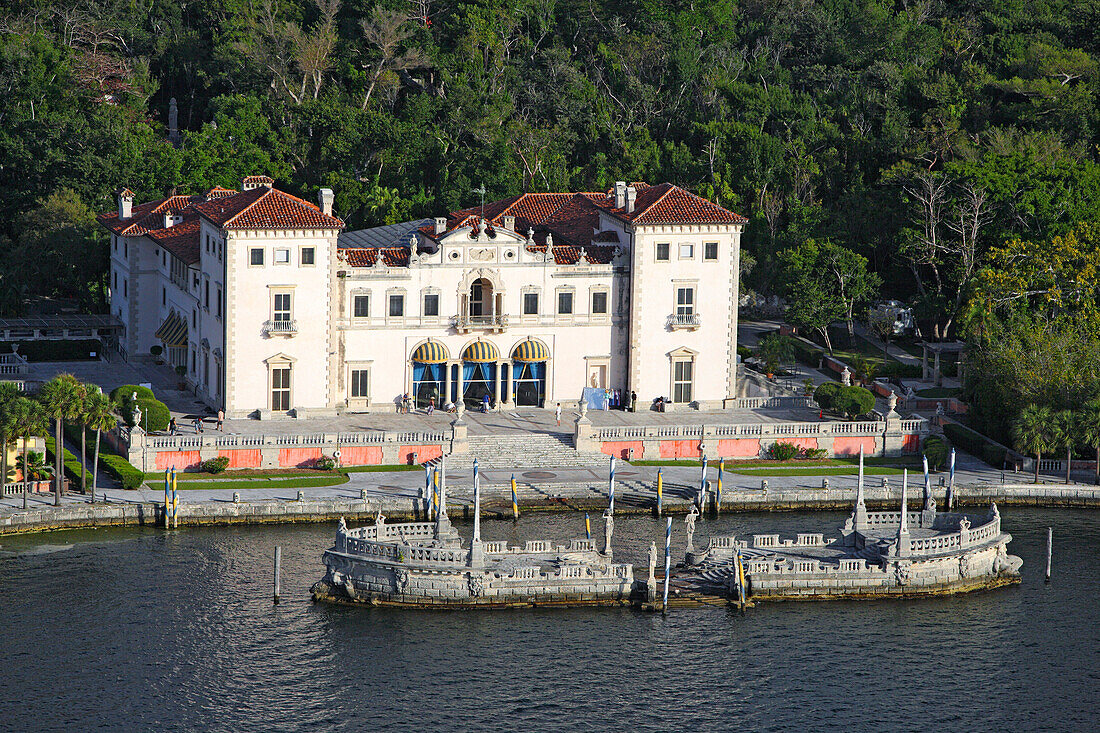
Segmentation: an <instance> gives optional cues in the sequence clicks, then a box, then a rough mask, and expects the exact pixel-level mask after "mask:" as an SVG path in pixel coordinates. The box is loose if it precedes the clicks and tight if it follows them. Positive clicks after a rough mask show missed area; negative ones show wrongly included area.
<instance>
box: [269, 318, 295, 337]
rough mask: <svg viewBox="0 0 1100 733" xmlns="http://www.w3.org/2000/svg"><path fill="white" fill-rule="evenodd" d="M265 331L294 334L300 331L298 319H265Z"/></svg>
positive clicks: (287, 334)
mask: <svg viewBox="0 0 1100 733" xmlns="http://www.w3.org/2000/svg"><path fill="white" fill-rule="evenodd" d="M264 333H267V334H273V333H274V334H278V335H281V336H293V335H294V334H296V333H298V322H297V321H265V322H264Z"/></svg>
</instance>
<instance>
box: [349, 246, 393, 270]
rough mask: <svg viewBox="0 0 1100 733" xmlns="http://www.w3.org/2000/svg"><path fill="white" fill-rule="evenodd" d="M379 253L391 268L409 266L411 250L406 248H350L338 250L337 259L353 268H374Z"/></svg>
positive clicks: (383, 261)
mask: <svg viewBox="0 0 1100 733" xmlns="http://www.w3.org/2000/svg"><path fill="white" fill-rule="evenodd" d="M379 253H381V255H382V263H383V264H385V265H387V266H389V267H405V266H406V265H408V264H409V250H408V249H407V248H405V247H383V248H381V249H370V248H367V247H348V248H345V249H340V250H337V257H339V258H340V259H342V260H343V261H344V262H347V263H348V265H350V266H351V267H373V266H374V263H375V261H376V260H377V259H378V255H379Z"/></svg>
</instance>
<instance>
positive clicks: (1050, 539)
mask: <svg viewBox="0 0 1100 733" xmlns="http://www.w3.org/2000/svg"><path fill="white" fill-rule="evenodd" d="M1053 552H1054V529H1053V528H1052V527H1047V577H1046V582H1048V583H1049V582H1050V558H1051V555H1052V554H1053Z"/></svg>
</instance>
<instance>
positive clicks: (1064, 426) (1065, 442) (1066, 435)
mask: <svg viewBox="0 0 1100 733" xmlns="http://www.w3.org/2000/svg"><path fill="white" fill-rule="evenodd" d="M1050 428H1051V433H1052V436H1051V437H1053V438H1054V445H1055V446H1057V447H1059V448H1065V449H1066V483H1067V484H1068V483H1069V482H1070V471H1071V463H1072V460H1073V446H1074V444H1075V443H1076V442H1077V419H1076V416H1075V415H1074V414H1073V410H1059V411H1058V412H1056V413H1054V421H1053V422H1052V423H1051V426H1050Z"/></svg>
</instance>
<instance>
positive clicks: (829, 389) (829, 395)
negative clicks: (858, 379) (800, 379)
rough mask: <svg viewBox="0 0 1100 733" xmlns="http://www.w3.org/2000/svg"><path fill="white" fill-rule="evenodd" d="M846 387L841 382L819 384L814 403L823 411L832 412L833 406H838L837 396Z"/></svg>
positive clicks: (815, 391)
mask: <svg viewBox="0 0 1100 733" xmlns="http://www.w3.org/2000/svg"><path fill="white" fill-rule="evenodd" d="M843 386H844V385H843V384H841V383H840V382H825V384H819V385H818V386H817V389H815V390H814V402H816V403H817V406H818V407H820V408H821V409H822V410H831V409H833V405H835V404H836V396H837V393H838V392H839V391H840V389H841V387H843Z"/></svg>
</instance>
